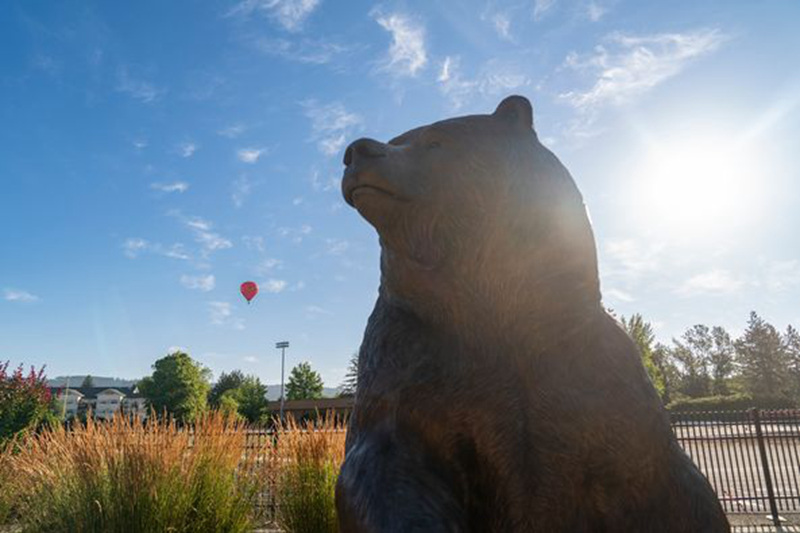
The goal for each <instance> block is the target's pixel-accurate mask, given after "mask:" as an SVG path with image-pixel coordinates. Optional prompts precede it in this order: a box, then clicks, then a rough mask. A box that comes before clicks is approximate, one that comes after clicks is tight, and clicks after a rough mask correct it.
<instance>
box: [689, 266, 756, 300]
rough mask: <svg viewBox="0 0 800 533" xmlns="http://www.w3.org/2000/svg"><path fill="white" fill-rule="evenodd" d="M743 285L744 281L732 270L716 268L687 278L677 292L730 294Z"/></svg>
mask: <svg viewBox="0 0 800 533" xmlns="http://www.w3.org/2000/svg"><path fill="white" fill-rule="evenodd" d="M743 285H744V281H743V280H742V279H740V278H738V277H736V276H734V275H733V274H732V273H731V272H729V271H727V270H723V269H714V270H710V271H708V272H703V273H702V274H697V275H695V276H692V277H691V278H689V279H687V280H686V281H685V282H684V283H682V284H681V285H680V286H679V287H678V288H677V289H676V290H675V293H676V294H679V295H681V296H695V295H698V294H728V293H732V292H736V291H738V290H739V289H740V288H741V287H742V286H743Z"/></svg>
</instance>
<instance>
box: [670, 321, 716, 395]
mask: <svg viewBox="0 0 800 533" xmlns="http://www.w3.org/2000/svg"><path fill="white" fill-rule="evenodd" d="M710 331H711V330H710V329H709V328H708V326H704V325H703V324H696V325H694V326H692V327H691V328H689V329H687V330H686V331H685V332H684V333H683V335H682V336H681V340H676V339H673V340H672V342H673V344H674V345H675V347H674V348H673V349H672V352H671V353H672V357H673V359H674V360H675V361H676V362H677V366H678V367H679V369H680V376H681V377H680V387H679V389H680V392H682V393H683V394H686V395H687V396H691V397H692V398H699V397H702V396H708V395H709V394H710V392H711V377H710V376H709V372H708V353H709V351H710V350H711V348H712V347H713V345H714V342H713V340H712V339H711V333H710Z"/></svg>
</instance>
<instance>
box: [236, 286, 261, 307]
mask: <svg viewBox="0 0 800 533" xmlns="http://www.w3.org/2000/svg"><path fill="white" fill-rule="evenodd" d="M239 291H241V293H242V296H244V299H245V300H247V303H248V305H249V304H250V300H252V299H253V298H255V297H256V294H258V285H256V282H255V281H245V282H244V283H242V286H241V287H239Z"/></svg>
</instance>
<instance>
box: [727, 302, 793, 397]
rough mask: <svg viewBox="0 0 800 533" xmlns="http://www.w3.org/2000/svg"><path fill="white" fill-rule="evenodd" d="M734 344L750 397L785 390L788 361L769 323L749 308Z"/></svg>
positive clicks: (776, 332)
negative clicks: (747, 319) (745, 320)
mask: <svg viewBox="0 0 800 533" xmlns="http://www.w3.org/2000/svg"><path fill="white" fill-rule="evenodd" d="M735 346H736V358H737V360H738V363H739V367H740V368H741V372H742V378H743V380H744V386H745V388H746V389H747V392H749V393H750V394H752V395H753V396H754V397H764V396H780V395H783V394H786V393H788V392H789V391H788V389H789V381H788V379H787V378H788V371H789V364H788V363H789V361H788V357H787V353H786V350H785V349H784V344H783V339H781V335H780V333H778V331H777V330H776V329H775V327H774V326H772V324H769V323H768V322H766V321H765V320H764V319H762V318H761V317H760V316H758V314H756V312H755V311H752V312H751V313H750V320H749V321H748V323H747V329H746V330H745V332H744V334H743V335H742V337H741V338H740V339H738V340H737V341H736V344H735Z"/></svg>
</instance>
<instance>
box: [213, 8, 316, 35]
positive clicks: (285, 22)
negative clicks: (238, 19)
mask: <svg viewBox="0 0 800 533" xmlns="http://www.w3.org/2000/svg"><path fill="white" fill-rule="evenodd" d="M320 4H321V2H320V0H244V1H243V2H240V3H239V4H237V5H236V6H234V8H233V9H231V10H230V11H229V12H228V15H229V16H235V15H238V16H244V17H248V16H250V15H252V14H253V13H260V14H262V15H264V16H266V17H267V18H269V19H271V20H273V21H275V22H277V23H278V24H280V25H281V26H282V27H283V28H284V29H285V30H286V31H289V32H296V31H299V30H300V29H302V26H303V23H304V22H305V21H306V19H308V17H309V16H310V15H311V14H312V13H313V12H314V10H315V9H317V7H319V5H320Z"/></svg>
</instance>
